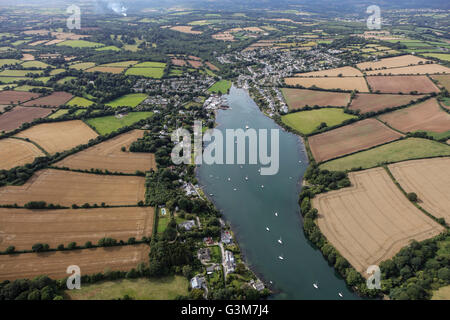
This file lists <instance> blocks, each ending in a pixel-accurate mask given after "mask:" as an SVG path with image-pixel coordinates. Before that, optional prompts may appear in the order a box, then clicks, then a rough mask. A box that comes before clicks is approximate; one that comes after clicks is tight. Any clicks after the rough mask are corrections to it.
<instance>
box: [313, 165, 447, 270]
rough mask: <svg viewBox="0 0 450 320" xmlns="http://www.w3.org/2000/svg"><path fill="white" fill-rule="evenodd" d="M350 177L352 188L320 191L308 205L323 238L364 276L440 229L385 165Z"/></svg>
mask: <svg viewBox="0 0 450 320" xmlns="http://www.w3.org/2000/svg"><path fill="white" fill-rule="evenodd" d="M349 178H350V180H351V182H352V187H350V188H344V189H340V190H338V191H331V192H328V193H322V194H319V195H317V196H316V197H315V198H314V199H313V200H312V204H313V207H315V208H317V209H318V211H319V217H318V220H317V223H318V226H319V228H320V230H321V231H322V233H323V234H324V236H325V237H326V238H327V240H328V241H330V242H331V244H332V245H333V246H334V247H335V248H336V249H337V251H339V253H340V254H342V256H343V257H344V258H346V259H347V260H348V261H349V262H350V264H351V265H352V266H353V267H354V268H355V269H356V270H357V271H358V272H360V273H361V274H362V275H366V272H365V271H366V269H367V267H368V266H370V265H379V264H380V262H382V261H384V260H386V259H389V258H391V257H392V256H394V255H395V254H396V253H397V252H398V251H399V250H400V249H401V248H403V247H405V246H406V245H408V244H409V243H410V241H411V240H413V239H414V240H417V241H422V240H425V239H428V238H431V237H433V236H436V235H438V234H439V233H440V232H442V231H443V230H444V228H443V227H442V226H440V225H439V224H438V223H436V222H435V221H433V220H432V219H431V218H429V217H427V216H426V215H425V214H423V213H422V212H421V211H420V210H419V209H418V208H416V207H415V206H414V205H413V204H412V203H411V202H410V201H409V200H408V199H407V198H406V196H405V195H404V194H403V193H402V192H401V191H400V189H399V188H398V187H397V186H396V185H395V184H394V183H393V182H392V180H391V178H390V177H389V175H388V174H387V172H386V171H385V170H384V169H383V168H374V169H369V170H365V171H360V172H351V173H350V174H349Z"/></svg>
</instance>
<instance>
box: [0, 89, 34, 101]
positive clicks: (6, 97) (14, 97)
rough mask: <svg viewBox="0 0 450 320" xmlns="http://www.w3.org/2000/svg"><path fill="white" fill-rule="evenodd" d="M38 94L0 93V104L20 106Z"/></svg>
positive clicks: (10, 91) (21, 92) (20, 92)
mask: <svg viewBox="0 0 450 320" xmlns="http://www.w3.org/2000/svg"><path fill="white" fill-rule="evenodd" d="M39 96H40V94H39V93H34V92H23V91H12V90H8V91H0V104H20V103H23V102H25V101H28V100H31V99H36V98H37V97H39Z"/></svg>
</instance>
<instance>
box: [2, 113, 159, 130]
mask: <svg viewBox="0 0 450 320" xmlns="http://www.w3.org/2000/svg"><path fill="white" fill-rule="evenodd" d="M152 115H153V112H150V111H149V112H130V113H128V114H126V115H119V116H106V117H98V118H91V119H87V120H86V122H87V123H88V124H89V125H90V126H92V127H94V128H95V130H96V131H97V132H98V133H99V134H101V135H105V134H108V133H111V132H113V131H116V130H117V129H120V128H122V127H125V126H130V125H132V124H134V123H136V122H139V121H140V120H142V119H147V118H148V117H151V116H152ZM0 119H1V118H0Z"/></svg>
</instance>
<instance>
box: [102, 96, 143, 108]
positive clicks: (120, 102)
mask: <svg viewBox="0 0 450 320" xmlns="http://www.w3.org/2000/svg"><path fill="white" fill-rule="evenodd" d="M145 98H147V95H146V94H145V93H130V94H126V95H124V96H121V97H119V98H117V99H114V100H112V101H110V102H108V103H107V104H106V105H107V106H110V107H112V108H117V107H136V106H137V105H139V104H140V103H141V102H142V101H144V100H145Z"/></svg>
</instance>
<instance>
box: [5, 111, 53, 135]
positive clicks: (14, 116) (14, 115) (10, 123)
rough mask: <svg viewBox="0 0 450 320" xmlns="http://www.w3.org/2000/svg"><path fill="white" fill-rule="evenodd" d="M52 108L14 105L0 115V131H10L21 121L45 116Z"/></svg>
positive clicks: (29, 120) (18, 125)
mask: <svg viewBox="0 0 450 320" xmlns="http://www.w3.org/2000/svg"><path fill="white" fill-rule="evenodd" d="M53 110H54V109H50V108H39V107H21V106H17V107H14V109H12V110H11V111H8V112H5V113H3V114H2V115H0V131H12V130H15V129H17V128H19V127H20V126H21V125H22V124H23V123H26V122H32V121H33V120H34V119H37V118H45V117H46V116H48V115H49V114H50V113H52V111H53Z"/></svg>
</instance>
